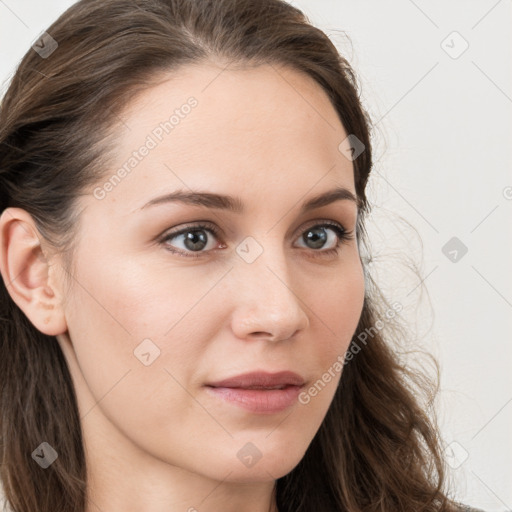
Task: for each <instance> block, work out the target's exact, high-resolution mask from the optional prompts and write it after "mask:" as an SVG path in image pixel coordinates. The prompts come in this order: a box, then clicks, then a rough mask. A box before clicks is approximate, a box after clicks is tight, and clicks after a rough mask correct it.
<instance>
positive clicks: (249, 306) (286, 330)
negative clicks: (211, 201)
mask: <svg viewBox="0 0 512 512" xmlns="http://www.w3.org/2000/svg"><path fill="white" fill-rule="evenodd" d="M232 274H233V275H232V278H233V282H234V283H236V284H235V288H234V290H233V293H234V296H233V301H234V304H235V307H234V311H233V316H232V329H233V332H234V334H235V335H236V336H237V337H238V338H240V339H244V340H251V339H266V340H269V341H275V342H277V341H284V340H287V339H289V338H291V337H292V336H294V335H295V334H297V333H298V332H300V331H303V330H305V329H307V327H308V326H309V318H308V315H307V314H306V309H307V306H306V304H305V302H304V301H305V299H306V297H302V296H301V293H300V291H298V290H296V289H294V286H293V282H292V279H291V276H290V268H289V264H288V263H287V262H286V261H285V256H284V254H283V250H282V248H270V247H266V248H265V249H264V251H263V253H262V254H261V255H260V256H259V257H258V258H257V259H256V260H255V261H253V262H252V263H247V262H245V261H243V260H242V259H240V260H238V261H237V262H236V265H235V268H234V269H233V272H232ZM294 281H295V282H296V281H297V280H296V279H295V280H294Z"/></svg>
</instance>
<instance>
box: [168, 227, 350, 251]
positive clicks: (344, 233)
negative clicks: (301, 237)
mask: <svg viewBox="0 0 512 512" xmlns="http://www.w3.org/2000/svg"><path fill="white" fill-rule="evenodd" d="M318 227H328V228H330V229H332V230H333V231H334V232H335V233H336V235H337V238H338V243H337V244H336V247H333V248H331V249H327V250H324V251H322V250H321V249H319V250H315V249H311V251H312V253H313V256H314V257H325V256H331V255H334V254H338V253H339V250H340V246H341V244H343V243H346V242H349V241H350V240H353V239H354V231H353V230H352V231H348V230H346V229H345V228H344V227H343V226H342V225H341V224H338V223H335V222H331V221H326V222H321V223H319V224H313V225H311V226H309V227H307V228H306V229H305V231H304V232H303V233H302V234H304V233H305V232H306V231H308V230H310V229H313V228H318ZM189 231H207V232H209V233H211V234H213V235H214V237H215V238H218V237H219V235H220V233H219V230H218V229H217V228H216V227H215V226H214V225H213V224H212V225H210V224H192V225H188V226H185V227H184V228H181V229H180V230H178V231H174V232H171V233H167V234H165V235H164V236H162V237H161V238H160V240H159V242H160V243H161V244H163V245H165V248H166V250H168V251H169V252H172V253H173V254H179V255H180V256H184V257H186V258H200V257H201V256H203V255H204V254H205V252H206V253H207V252H209V251H196V253H195V254H194V251H190V252H185V251H181V250H179V249H175V248H171V247H170V246H169V245H166V244H165V242H168V241H169V240H172V239H173V238H175V237H177V236H179V235H182V234H184V233H188V232H189Z"/></svg>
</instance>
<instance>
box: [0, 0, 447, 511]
mask: <svg viewBox="0 0 512 512" xmlns="http://www.w3.org/2000/svg"><path fill="white" fill-rule="evenodd" d="M47 34H49V36H48V35H45V36H44V37H45V38H46V40H45V45H44V46H45V47H46V48H49V49H50V50H52V48H53V50H52V53H51V54H49V55H41V53H40V52H38V51H36V50H35V49H31V50H29V51H28V53H27V54H26V55H25V56H24V58H23V59H22V61H21V63H20V65H19V67H18V69H17V71H16V73H15V75H14V77H13V79H12V82H11V83H10V86H9V88H8V90H7V92H6V94H5V96H4V98H3V101H2V103H1V107H0V108H1V110H0V211H3V210H4V209H5V208H7V207H10V206H14V207H19V208H23V209H24V210H26V211H27V212H28V213H29V214H30V215H31V216H32V217H33V219H34V221H35V222H36V225H37V227H38V229H39V231H40V233H41V235H42V236H43V237H44V239H45V240H46V241H47V242H48V243H49V244H51V246H52V247H55V248H56V249H57V250H58V251H60V252H61V253H62V254H64V255H66V256H67V260H66V261H68V262H69V263H70V262H72V252H73V251H72V249H73V241H74V240H75V237H76V234H77V229H78V226H79V220H80V212H78V211H76V210H75V199H76V198H77V197H78V195H79V194H83V193H87V192H86V191H87V190H89V189H90V187H91V186H93V185H94V184H96V183H98V180H100V179H101V176H102V173H104V172H105V171H106V169H107V162H108V154H109V153H108V151H107V149H108V144H107V141H108V140H109V139H108V134H109V133H113V131H112V130H113V128H115V126H116V124H117V123H119V122H120V119H119V115H120V114H121V113H122V111H123V109H124V108H125V107H126V105H127V104H128V102H129V101H130V100H131V99H133V97H134V94H135V93H137V92H140V91H143V90H144V88H147V86H148V85H150V84H152V83H154V82H155V80H156V79H157V77H158V76H160V75H161V73H162V72H167V73H168V72H176V73H179V68H180V67H181V66H183V65H186V64H188V63H192V62H196V63H197V62H201V61H206V60H207V59H210V58H215V59H218V58H222V59H224V60H226V61H228V62H230V63H235V64H242V65H258V64H265V63H270V64H274V63H275V64H284V65H288V66H291V67H292V68H294V69H296V70H300V71H302V72H304V73H307V74H308V75H309V76H311V77H312V78H313V79H314V80H316V82H317V83H318V84H319V85H320V86H321V87H322V88H323V90H324V91H325V92H326V93H327V95H328V97H329V98H330V101H331V102H332V105H333V107H334V108H335V109H336V111H337V113H338V115H339V118H340V121H341V123H342V124H343V126H344V128H345V131H346V132H347V134H351V135H355V136H356V137H357V139H359V141H360V142H361V143H362V144H364V151H363V152H362V153H361V154H360V155H359V156H358V157H357V158H355V159H354V161H353V165H354V180H355V188H356V193H357V197H358V199H359V207H360V211H359V217H358V226H357V237H358V243H359V247H361V248H363V247H368V245H365V244H367V240H366V238H367V234H366V232H365V228H364V221H365V215H366V214H367V213H368V212H369V211H370V205H369V204H368V201H367V198H366V195H365V189H366V184H367V180H368V177H369V174H370V170H371V168H372V152H371V144H370V127H371V121H370V119H369V116H368V114H367V113H366V112H365V110H364V109H363V107H362V105H361V102H360V99H359V89H360V87H359V85H358V82H357V78H356V76H355V74H354V72H353V70H352V69H351V67H350V65H349V63H348V62H347V60H345V59H344V58H343V57H342V56H341V55H340V54H339V52H338V51H337V49H336V47H335V46H334V45H333V43H332V42H331V41H330V40H329V38H328V37H327V36H326V35H325V34H324V33H323V32H322V31H321V30H319V29H318V28H315V27H313V26H312V25H311V24H310V22H309V20H308V19H307V17H306V16H304V14H303V13H302V12H301V11H300V10H299V9H297V8H295V7H293V6H291V5H290V4H288V3H286V2H284V1H281V0H258V1H255V0H82V1H79V2H78V3H76V4H75V5H73V6H72V7H71V8H70V9H68V10H67V11H66V12H65V13H64V14H63V15H62V16H61V17H60V18H59V19H58V20H57V21H56V22H55V23H54V24H53V25H52V26H50V27H49V28H48V29H47ZM50 37H51V38H52V39H53V40H54V41H55V42H56V44H57V45H58V46H55V44H54V43H52V41H51V39H50ZM48 44H49V46H46V45H48ZM52 45H53V47H52ZM365 275H366V279H367V287H366V296H365V301H364V307H363V311H362V315H361V317H360V320H359V324H358V327H357V331H356V333H355V335H354V338H353V340H352V344H351V346H350V348H349V352H351V354H352V356H353V357H352V358H351V360H350V361H347V364H345V365H344V368H343V373H342V378H341V382H340V385H339V386H338V389H337V391H336V394H335V396H334V399H333V402H332V404H331V406H330V408H329V411H328V413H327V415H326V417H325V420H324V421H323V423H322V425H321V427H320V429H319V431H318V433H317V435H316V436H315V438H314V439H313V441H312V443H311V445H310V446H309V448H308V450H307V452H306V454H305V456H304V458H303V459H302V460H301V462H300V463H299V464H298V465H297V466H296V467H295V468H294V469H293V470H292V471H291V472H290V473H289V474H287V475H286V476H284V477H282V478H280V479H278V480H277V482H276V487H275V493H276V499H277V504H278V507H279V510H280V512H286V511H290V512H291V511H293V512H298V511H308V512H309V511H335V510H336V511H343V510H347V511H351V512H356V511H368V512H369V511H388V512H389V511H397V510H404V511H405V510H414V511H419V510H422V511H434V510H436V511H447V510H451V508H450V507H451V505H450V501H449V500H448V499H447V497H446V494H445V491H444V490H443V489H444V485H445V483H444V480H445V476H444V465H443V460H442V455H441V447H440V441H439V437H438V431H437V429H436V426H435V422H434V421H433V420H432V418H431V414H430V413H429V412H428V411H427V410H425V409H424V408H425V407H426V406H428V405H429V404H431V403H432V397H433V395H434V394H435V391H436V389H435V386H434V385H433V384H430V381H428V380H427V379H426V378H425V376H424V375H423V374H421V373H418V372H416V371H414V372H413V371H412V370H410V369H408V368H406V366H405V364H403V363H401V362H399V360H398V358H397V357H396V354H395V353H394V352H393V350H392V349H391V347H390V340H385V339H384V338H385V336H384V330H381V329H380V328H379V325H378V322H379V318H380V316H381V315H382V314H383V312H384V309H385V308H386V307H388V308H389V307H390V306H389V304H386V299H385V298H384V297H383V295H382V294H381V293H380V292H379V289H378V287H377V286H376V284H375V282H374V281H373V280H372V278H371V275H370V274H369V271H368V269H367V268H366V267H365ZM8 286H9V283H5V282H3V280H2V283H1V285H0V309H1V311H0V322H1V335H0V354H1V357H0V383H1V399H0V400H1V402H0V426H1V436H2V437H1V441H0V442H1V445H0V449H1V451H0V453H1V469H0V472H1V473H0V476H1V479H2V481H3V486H4V491H5V495H6V498H7V500H8V503H9V504H10V506H11V507H12V508H13V510H15V511H16V512H36V511H41V512H43V511H45V512H46V511H63V512H66V511H69V512H71V511H72V512H83V511H84V510H85V506H86V504H85V499H86V486H87V481H86V461H85V456H84V450H83V444H82V435H81V425H80V418H79V414H78V408H77V403H76V395H75V391H74V388H73V384H72V380H71V376H70V373H69V370H68V368H67V364H66V361H65V358H64V356H63V354H62V352H61V349H60V347H59V344H58V342H57V339H56V338H55V337H53V336H47V335H44V334H42V333H41V332H39V331H38V330H37V329H36V328H35V327H34V326H33V325H32V324H31V323H30V322H29V321H28V320H27V318H26V316H25V315H24V314H23V312H22V311H21V310H20V309H19V308H18V307H17V305H16V304H15V303H14V302H13V300H12V299H11V297H10V295H9V292H8ZM395 322H396V330H395V331H393V332H395V334H396V335H397V336H399V335H400V332H401V331H400V326H399V324H398V320H395ZM386 324H387V330H386V332H391V331H392V326H393V321H392V320H391V319H390V318H388V319H387V321H386ZM404 335H406V334H404ZM363 340H364V343H361V342H362V341H363ZM356 347H358V348H359V350H357V349H356ZM421 397H423V399H422V398H421ZM43 441H46V442H48V443H49V444H50V445H51V446H53V447H56V450H57V452H58V454H59V456H58V458H57V460H56V461H55V462H54V463H53V464H52V465H51V467H50V468H49V469H48V470H46V471H41V468H40V467H39V466H38V465H37V464H36V463H35V462H34V460H32V456H31V454H32V452H33V451H34V450H35V449H36V448H37V447H38V446H39V445H40V444H41V442H43Z"/></svg>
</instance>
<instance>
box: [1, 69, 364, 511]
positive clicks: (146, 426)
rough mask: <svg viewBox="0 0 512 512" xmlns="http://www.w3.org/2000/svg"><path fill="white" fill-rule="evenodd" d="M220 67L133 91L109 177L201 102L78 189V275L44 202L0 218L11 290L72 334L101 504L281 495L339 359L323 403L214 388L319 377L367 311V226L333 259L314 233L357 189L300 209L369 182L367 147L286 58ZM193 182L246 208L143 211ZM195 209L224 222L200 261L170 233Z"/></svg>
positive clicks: (69, 353)
mask: <svg viewBox="0 0 512 512" xmlns="http://www.w3.org/2000/svg"><path fill="white" fill-rule="evenodd" d="M223 68H224V66H221V65H219V64H215V63H207V64H206V63H203V64H201V65H195V66H188V67H187V68H183V69H182V70H180V72H179V74H176V75H173V76H172V77H171V76H167V77H165V80H161V81H160V82H159V84H158V85H156V86H154V87H152V88H150V89H148V90H147V91H144V93H143V94H142V95H140V96H138V97H137V98H136V99H135V100H134V101H133V103H132V104H130V105H129V106H128V108H127V109H126V111H125V112H124V115H123V116H122V117H123V121H124V124H122V125H120V126H119V128H118V129H117V141H116V156H115V160H114V161H113V162H112V166H111V168H109V169H108V170H107V171H106V173H105V176H106V178H105V179H106V180H107V179H108V178H109V177H110V176H112V174H113V173H114V172H115V171H116V169H118V168H119V167H121V166H122V165H123V163H124V162H126V160H127V159H128V158H129V157H130V155H131V154H132V152H133V151H134V150H136V149H137V148H139V147H140V146H141V145H142V144H144V141H145V140H146V137H147V136H148V134H150V133H151V131H152V130H153V129H154V128H155V126H158V125H159V123H160V122H161V121H163V120H164V119H168V117H169V115H170V114H168V113H172V111H173V110H174V109H175V108H178V107H179V106H180V105H182V104H183V103H185V102H186V99H187V98H188V97H190V96H194V97H195V98H196V99H197V101H198V105H197V106H196V107H195V108H194V109H192V111H191V112H190V114H189V115H188V116H186V117H184V118H183V119H181V120H180V123H179V125H178V126H176V127H175V129H174V130H173V132H172V133H171V134H169V135H166V136H165V137H164V138H163V140H162V141H161V142H160V143H159V144H158V146H157V147H156V148H154V149H152V150H151V152H150V153H149V154H148V155H147V156H146V157H145V158H144V159H143V160H142V161H141V162H140V163H138V165H137V167H136V168H135V169H133V170H132V172H131V173H130V174H129V175H127V176H126V177H125V178H124V179H123V180H122V182H121V183H119V184H118V185H116V186H115V187H114V189H113V190H111V191H110V192H109V193H108V194H107V195H106V196H105V197H104V198H103V199H101V200H99V199H97V198H96V197H94V195H93V194H92V191H91V193H88V194H85V195H83V196H81V197H80V198H79V206H80V208H83V213H82V216H81V221H80V226H79V237H78V240H77V246H76V247H77V248H76V252H75V256H74V260H73V265H74V269H73V272H72V274H67V272H65V270H64V268H63V264H62V260H61V258H60V256H59V254H58V253H56V254H54V253H52V252H51V248H49V246H48V245H47V244H45V242H44V240H42V237H41V235H40V234H39V233H38V232H37V229H36V227H35V224H34V222H33V220H32V218H31V217H30V215H28V214H27V212H25V211H24V210H21V209H18V208H9V209H8V210H6V211H4V213H3V214H2V216H1V217H0V233H1V254H0V257H1V273H2V276H3V278H4V280H5V281H6V283H9V286H8V289H9V292H10V294H11V296H12V298H13V300H14V301H15V302H16V303H17V304H18V305H19V306H20V308H22V309H23V311H24V312H25V314H26V315H27V317H28V318H29V319H30V321H31V322H32V323H33V324H34V325H35V326H36V327H37V328H38V329H39V330H40V331H42V332H44V333H46V334H49V335H54V336H57V339H58V341H59V343H60V345H61V347H62V350H63V352H64V354H65V357H66V360H67V361H68V364H69V368H70V371H71V375H72V379H73V383H74V386H75V389H76V392H77V398H78V406H79V412H80V416H81V421H82V428H83V435H84V444H85V449H86V460H87V467H88V478H89V488H88V489H89V500H88V506H87V511H88V512H97V511H99V510H101V511H106V510H109V511H121V510H122V511H132V510H133V511H135V510H145V511H146V512H162V511H164V510H165V511H167V512H168V511H169V510H172V511H187V510H188V511H190V512H192V511H193V510H199V511H201V510H208V511H210V512H211V511H221V510H222V511H224V512H226V511H228V512H229V511H238V512H239V511H247V512H267V511H268V510H276V508H275V504H274V503H273V502H272V497H271V491H272V488H273V486H274V483H275V480H276V479H277V478H279V477H281V476H283V475H285V474H287V473H288V472H290V471H291V470H292V469H293V468H294V467H295V466H296V465H297V464H298V463H299V461H300V460H301V458H302V457H303V455H304V453H305V451H306V449H307V447H308V445H309V444H310V442H311V440H312V439H313V437H314V435H315V433H316V432H317V430H318V428H319V427H320V425H321V422H322V420H323V418H324V416H325V414H326V412H327V409H328V407H329V405H330V403H331V400H332V398H333V395H334V392H335V389H336V386H337V384H338V382H339V378H340V372H335V378H333V379H332V380H331V381H330V382H329V383H327V384H326V385H325V388H324V389H322V391H321V392H319V393H318V394H317V396H315V397H313V398H311V400H310V401H309V403H308V404H306V405H303V404H300V403H295V404H294V405H293V406H292V407H291V408H289V409H286V410H285V411H281V412H279V413H275V414H255V413H252V412H250V411H247V410H244V409H241V408H240V407H237V406H235V405H232V404H229V403H226V402H224V401H222V400H220V399H218V398H217V397H215V396H211V395H210V394H209V393H207V391H206V388H205V387H204V384H205V383H207V382H212V381H215V380H220V379H224V378H227V377H231V376H235V375H238V374H241V373H246V372H249V371H254V370H266V371H270V372H274V371H280V370H292V371H294V372H296V373H299V374H300V375H301V376H302V377H303V378H304V379H305V381H306V386H305V389H308V388H310V386H311V385H312V383H314V382H316V381H317V380H318V379H319V378H321V376H322V374H324V372H326V371H327V370H328V369H329V368H331V367H332V366H333V363H334V362H335V361H336V360H337V358H338V357H339V356H340V355H343V354H344V353H345V352H346V350H347V348H348V345H349V342H350V339H351V337H352V336H353V334H354V332H355V329H356V326H357V323H358V320H359V317H360V314H361V311H362V307H363V298H364V277H363V269H362V266H361V261H360V259H359V253H358V247H357V242H356V240H355V237H354V239H352V240H347V241H341V242H340V243H339V252H338V253H337V254H330V255H325V254H324V255H322V254H321V251H324V250H325V249H324V248H320V249H319V248H315V247H314V246H313V247H312V246H311V244H310V245H308V243H307V240H304V239H303V237H302V235H303V234H306V233H307V232H308V229H309V228H311V227H314V226H317V225H319V224H320V225H321V224H322V222H325V221H331V222H334V223H339V224H341V225H342V226H343V227H344V228H345V229H346V230H347V231H351V230H352V231H354V232H355V228H356V220H357V207H356V204H355V203H354V202H352V201H349V200H338V201H336V202H333V203H331V204H329V205H327V206H322V207H321V208H317V209H315V210H312V211H310V212H308V213H306V214H300V212H299V210H300V205H301V203H302V202H303V201H305V200H307V199H309V198H311V197H313V196H316V195H318V194H320V193H322V192H325V191H328V190H331V189H333V188H335V187H337V186H341V187H345V188H347V189H349V190H350V191H352V193H353V194H354V195H355V187H354V179H353V165H352V162H351V161H350V160H349V159H347V158H345V156H343V155H342V154H341V153H340V151H339V150H338V146H339V144H340V142H341V141H342V140H343V139H345V137H346V136H347V133H346V132H345V130H344V128H343V126H342V125H341V123H340V120H339V118H338V116H337V114H336V111H335V110H334V108H333V107H332V105H331V103H330V102H329V99H328V97H327V96H326V94H325V93H324V92H323V90H322V89H321V87H320V86H319V85H318V84H316V83H315V82H314V81H313V80H312V79H311V78H309V77H308V76H306V75H304V74H301V73H299V72H297V71H295V70H292V69H289V68H284V67H277V66H275V65H274V66H270V65H262V66H259V67H253V68H249V67H244V68H242V67H240V68H234V67H230V68H228V69H225V70H224V71H222V72H221V70H222V69H223ZM219 73H220V74H219ZM103 184H104V182H102V183H99V186H102V185H103ZM177 189H182V190H185V191H189V190H190V189H193V190H202V191H208V192H215V193H222V194H227V195H232V196H237V197H239V198H240V200H241V201H242V203H243V205H244V208H245V211H244V212H243V213H241V214H238V213H234V212H230V211H224V210H218V209H217V210H214V209H212V208H206V207H203V206H197V205H190V204H183V203H167V204H161V205H155V206H151V207H146V208H144V209H142V210H141V209H140V208H141V207H142V206H143V205H144V204H146V203H147V202H148V201H150V200H151V199H153V198H155V197H157V196H160V195H162V194H163V193H166V192H172V191H175V190H177ZM197 221H209V223H210V224H213V225H214V226H217V227H218V229H219V231H220V235H219V236H218V237H216V236H215V235H213V234H212V233H209V232H206V233H204V232H203V234H205V236H206V237H208V242H207V246H206V247H205V248H204V249H202V251H203V252H202V253H201V255H200V256H199V257H197V258H193V257H186V256H180V255H179V254H173V253H172V252H170V251H169V250H168V249H167V248H168V247H169V246H174V248H176V249H177V250H180V249H181V250H182V251H188V252H189V253H191V252H192V251H190V249H188V248H187V246H186V245H185V244H184V238H183V236H178V237H176V238H174V239H169V240H167V241H164V242H158V241H156V238H157V237H158V236H159V235H161V234H164V233H165V232H167V233H168V232H169V231H170V230H171V229H172V228H180V227H183V226H184V225H185V224H189V223H196V224H197ZM326 234H328V235H329V239H328V242H327V243H326V244H325V248H332V247H335V246H336V243H337V239H336V234H335V232H334V231H332V230H331V229H330V228H329V227H327V228H326ZM248 236H251V237H252V238H253V239H254V240H256V241H257V243H258V244H259V245H260V246H261V248H262V249H263V252H262V253H261V254H260V255H259V257H257V259H255V261H253V262H252V263H248V262H246V261H245V260H244V259H242V257H241V256H240V255H239V254H238V253H237V252H236V248H237V246H238V245H239V244H240V243H241V242H242V241H243V240H244V239H245V238H246V237H248ZM251 250H253V249H251ZM192 253H193V252H192ZM193 254H197V253H193ZM315 255H316V257H315ZM67 278H68V279H69V282H68V281H67V280H66V279H67ZM67 284H69V289H68V288H67ZM148 338H149V339H150V340H152V342H153V343H154V344H155V345H156V346H158V348H159V350H160V355H159V357H157V358H156V359H155V360H154V361H153V362H152V363H151V364H150V365H148V366H145V365H144V364H142V363H141V361H140V360H139V359H138V358H137V357H135V356H134V350H136V348H137V347H138V346H139V345H140V343H141V342H142V340H144V339H148ZM248 442H251V443H253V444H254V445H255V446H256V447H257V449H258V450H259V452H260V453H261V455H262V456H261V459H260V460H259V461H258V462H257V463H256V464H254V465H253V466H252V467H246V466H245V465H244V464H243V463H242V462H241V461H240V459H239V458H238V457H237V453H238V452H239V450H241V449H242V448H243V447H244V446H245V445H246V444H247V443H248ZM56 449H57V450H58V448H56Z"/></svg>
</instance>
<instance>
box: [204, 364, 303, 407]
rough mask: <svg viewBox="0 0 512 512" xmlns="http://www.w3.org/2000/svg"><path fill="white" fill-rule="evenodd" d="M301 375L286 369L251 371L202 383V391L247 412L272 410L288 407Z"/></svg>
mask: <svg viewBox="0 0 512 512" xmlns="http://www.w3.org/2000/svg"><path fill="white" fill-rule="evenodd" d="M302 386H304V379H303V378H302V377H301V376H300V375H298V374H296V373H294V372H289V371H283V372H278V373H267V372H259V371H258V372H252V373H246V374H244V375H238V376H236V377H231V378H228V379H224V380H221V381H217V382H212V383H209V384H207V385H206V391H207V392H208V393H209V394H210V395H213V396H215V397H216V399H220V400H221V401H222V402H223V403H228V404H230V405H234V406H235V407H238V408H242V409H244V410H246V411H250V412H251V413H258V414H275V413H278V412H281V411H283V410H285V409H288V408H289V407H291V406H292V405H293V404H294V403H296V402H297V396H298V394H299V393H300V389H301V387H302Z"/></svg>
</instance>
